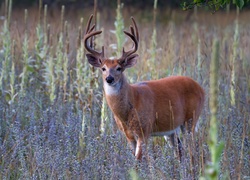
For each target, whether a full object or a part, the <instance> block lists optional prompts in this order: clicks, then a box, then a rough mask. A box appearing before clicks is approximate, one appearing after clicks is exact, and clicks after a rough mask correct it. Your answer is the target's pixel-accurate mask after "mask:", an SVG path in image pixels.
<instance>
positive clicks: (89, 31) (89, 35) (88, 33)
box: [84, 14, 104, 58]
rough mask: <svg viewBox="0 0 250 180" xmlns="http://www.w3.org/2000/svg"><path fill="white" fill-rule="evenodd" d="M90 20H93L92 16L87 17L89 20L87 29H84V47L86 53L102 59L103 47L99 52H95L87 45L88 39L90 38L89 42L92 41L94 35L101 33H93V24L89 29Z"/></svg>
mask: <svg viewBox="0 0 250 180" xmlns="http://www.w3.org/2000/svg"><path fill="white" fill-rule="evenodd" d="M92 19H93V14H92V15H91V16H90V17H89V20H88V23H87V28H86V31H85V35H84V46H85V48H86V49H87V51H88V52H90V53H91V54H92V55H94V56H96V57H98V58H103V57H104V47H102V51H101V52H98V51H96V50H94V49H93V48H92V43H91V44H90V45H89V43H88V39H89V38H91V40H92V38H93V37H94V36H95V35H98V34H101V33H102V31H94V29H95V24H93V25H92V26H91V28H90V25H91V21H92Z"/></svg>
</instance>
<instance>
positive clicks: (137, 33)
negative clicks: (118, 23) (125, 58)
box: [131, 17, 139, 42]
mask: <svg viewBox="0 0 250 180" xmlns="http://www.w3.org/2000/svg"><path fill="white" fill-rule="evenodd" d="M131 19H132V21H133V25H134V27H135V33H136V39H137V41H138V42H139V32H138V28H137V25H136V23H135V19H134V18H133V17H131Z"/></svg>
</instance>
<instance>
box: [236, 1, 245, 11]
mask: <svg viewBox="0 0 250 180" xmlns="http://www.w3.org/2000/svg"><path fill="white" fill-rule="evenodd" d="M235 4H236V5H237V6H238V7H239V8H240V9H242V7H243V6H244V0H235Z"/></svg>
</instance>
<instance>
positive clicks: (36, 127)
mask: <svg viewBox="0 0 250 180" xmlns="http://www.w3.org/2000/svg"><path fill="white" fill-rule="evenodd" d="M45 11H46V10H45ZM150 12H151V11H147V12H146V11H138V10H135V9H124V10H123V18H124V21H125V27H128V25H129V23H130V18H129V17H130V16H131V14H132V15H133V16H134V17H135V19H136V21H137V23H138V26H139V31H140V39H141V40H140V45H139V50H138V53H139V55H140V60H139V62H138V64H137V65H136V66H135V67H134V68H132V69H130V70H128V71H127V72H126V74H127V77H128V79H129V81H130V82H131V83H132V82H137V81H143V80H148V79H158V78H161V77H166V76H170V75H186V76H190V77H192V78H194V79H195V80H197V81H198V82H199V83H200V84H201V85H202V87H203V88H204V89H205V91H206V94H207V96H206V103H205V108H204V111H203V113H202V115H201V117H200V126H199V130H198V132H197V133H196V134H195V140H194V141H191V137H190V135H185V136H183V137H182V138H183V143H184V149H185V152H184V162H183V163H180V162H179V161H178V158H177V157H175V155H174V151H175V150H174V149H173V148H172V147H170V146H169V144H168V143H166V142H165V141H164V140H163V138H151V139H150V141H149V143H148V145H147V147H144V152H145V154H144V157H143V160H142V162H140V163H138V162H137V161H136V160H135V158H134V156H133V155H132V153H131V151H130V149H129V146H128V144H127V142H126V139H125V137H124V135H123V134H121V133H120V132H119V131H118V130H117V128H116V126H115V124H114V122H113V119H112V114H111V112H110V111H109V109H108V108H107V105H106V104H105V101H104V102H103V96H102V83H101V78H100V73H99V71H97V70H93V69H92V68H91V67H90V66H89V65H88V63H87V62H86V59H85V56H84V51H83V46H82V44H81V43H82V36H83V33H84V27H85V24H86V21H87V19H88V17H89V15H90V14H91V11H90V10H84V11H82V12H80V11H78V12H74V13H73V12H68V11H67V9H66V10H65V12H64V13H62V14H60V11H59V12H57V11H56V10H55V11H53V12H52V11H49V10H48V12H47V13H46V12H45V13H44V10H41V13H40V14H39V11H38V9H37V8H36V9H30V10H29V11H28V12H27V14H26V16H25V12H24V10H14V11H13V12H12V13H11V21H9V22H8V21H6V19H7V16H3V17H2V19H1V20H0V36H1V38H0V94H1V99H0V125H1V126H0V155H1V157H0V179H132V178H134V179H136V178H139V179H198V178H199V177H201V176H203V175H204V172H205V167H206V165H207V164H208V163H209V161H210V152H209V148H208V129H209V120H210V116H211V114H210V109H209V105H208V102H209V89H210V88H209V81H210V62H211V57H212V42H213V40H214V39H217V40H218V41H219V46H220V58H219V61H220V62H219V76H218V77H219V78H218V80H217V81H218V84H219V89H218V99H217V100H218V114H217V122H218V142H224V143H225V148H224V150H223V153H222V156H221V160H220V169H221V173H220V179H223V178H224V177H226V179H237V178H238V179H249V178H250V171H249V169H250V162H249V159H250V139H249V135H250V134H249V132H250V131H249V128H250V127H249V126H250V121H249V117H250V76H249V74H250V60H249V59H250V51H249V47H250V34H249V32H250V24H249V21H248V20H249V16H250V13H249V12H242V13H240V16H239V20H238V21H235V20H236V13H235V12H233V11H232V12H230V13H228V14H227V13H221V12H217V13H216V14H213V15H212V14H211V13H209V12H208V13H204V12H197V14H195V13H189V12H178V11H174V10H167V11H166V12H164V13H160V12H159V13H158V16H157V17H158V18H157V21H156V25H153V23H152V19H153V18H152V13H150ZM44 14H45V15H44ZM2 15H4V13H2ZM115 16H116V15H115V10H112V11H111V10H110V11H108V10H102V11H100V14H99V17H101V18H99V19H98V20H99V21H98V26H97V27H98V29H102V30H103V34H102V35H101V36H99V37H98V39H97V40H96V43H97V45H96V46H97V48H98V47H100V46H102V45H104V46H105V52H106V54H107V56H108V57H110V56H115V55H116V49H115V47H116V45H115V44H116V36H115V34H114V33H111V32H110V30H114V29H115V27H114V21H115ZM81 17H83V19H81ZM154 27H155V29H156V34H155V36H154V37H155V38H156V39H155V40H156V41H155V42H156V43H152V39H154V38H152V34H153V28H154ZM112 44H113V45H112ZM127 45H128V44H126V46H127ZM191 157H193V159H191Z"/></svg>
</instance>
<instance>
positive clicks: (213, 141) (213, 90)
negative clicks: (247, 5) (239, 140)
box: [205, 39, 224, 180]
mask: <svg viewBox="0 0 250 180" xmlns="http://www.w3.org/2000/svg"><path fill="white" fill-rule="evenodd" d="M219 48H220V46H219V41H218V40H217V39H214V42H213V50H212V51H213V55H212V61H211V66H210V70H211V75H210V93H209V95H210V101H209V107H210V110H211V119H210V129H209V141H208V145H209V149H210V154H211V162H210V163H209V164H208V166H207V168H206V170H205V172H206V176H205V177H206V179H211V180H217V179H218V177H219V174H220V165H219V163H220V160H221V154H222V151H223V149H224V143H223V142H220V143H219V145H218V127H217V124H218V123H217V111H218V79H219V67H220V65H219V59H220V55H219V52H220V50H219Z"/></svg>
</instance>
